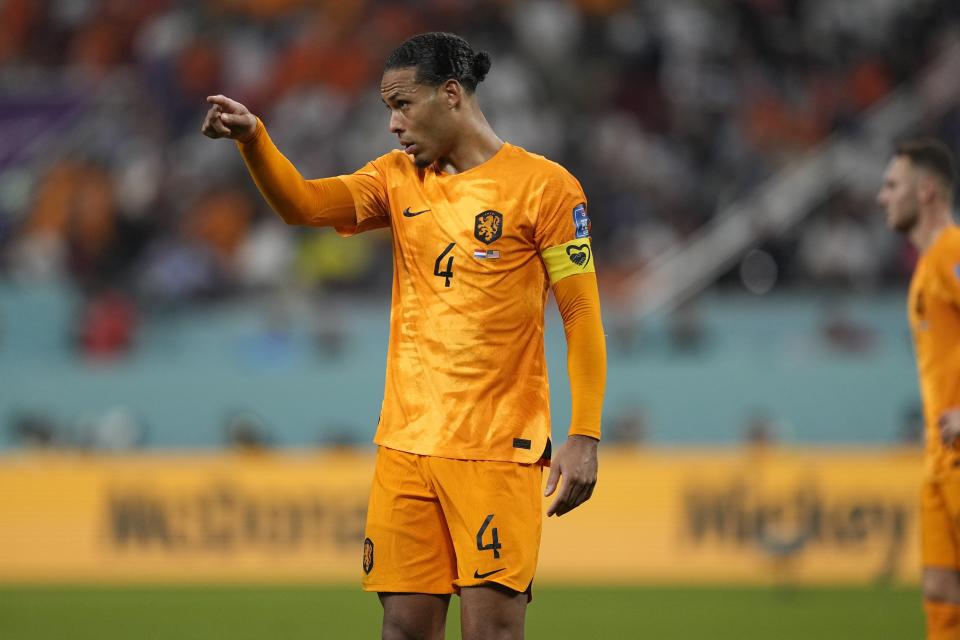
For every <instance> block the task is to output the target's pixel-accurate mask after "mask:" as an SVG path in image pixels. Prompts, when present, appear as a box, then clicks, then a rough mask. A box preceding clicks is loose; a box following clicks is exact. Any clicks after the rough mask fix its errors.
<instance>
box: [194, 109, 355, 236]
mask: <svg viewBox="0 0 960 640" xmlns="http://www.w3.org/2000/svg"><path fill="white" fill-rule="evenodd" d="M207 102H209V103H210V105H211V106H210V109H209V110H208V111H207V115H206V117H205V118H204V120H203V125H202V127H201V132H202V133H203V134H204V135H205V136H208V137H210V138H229V139H231V140H235V141H236V143H237V147H238V148H239V150H240V154H241V155H242V156H243V161H244V162H245V163H246V165H247V169H248V170H249V171H250V176H251V177H252V178H253V181H254V182H255V183H256V185H257V188H258V189H260V193H261V194H263V197H264V198H265V199H266V201H267V202H268V203H269V204H270V206H271V207H272V208H273V210H274V211H276V212H277V213H278V214H279V215H280V217H281V218H283V220H284V222H286V223H287V224H297V225H310V226H317V227H338V228H342V229H354V228H356V227H357V210H356V206H355V203H354V198H353V195H352V193H351V192H350V189H349V188H348V187H347V185H346V183H345V182H344V181H343V180H342V179H341V178H337V177H334V178H322V179H319V180H306V179H305V178H304V177H303V176H302V175H300V172H299V171H297V169H296V167H294V166H293V164H292V163H291V162H290V161H289V160H287V158H286V157H284V155H283V154H282V153H280V150H279V149H277V147H276V145H274V144H273V141H272V140H270V136H269V135H267V130H266V128H265V127H264V126H263V122H261V121H260V119H259V118H257V117H256V116H255V115H253V114H252V113H250V111H249V110H248V109H247V108H246V107H245V106H243V105H242V104H240V103H239V102H237V101H236V100H231V99H230V98H228V97H226V96H222V95H216V96H209V97H208V98H207Z"/></svg>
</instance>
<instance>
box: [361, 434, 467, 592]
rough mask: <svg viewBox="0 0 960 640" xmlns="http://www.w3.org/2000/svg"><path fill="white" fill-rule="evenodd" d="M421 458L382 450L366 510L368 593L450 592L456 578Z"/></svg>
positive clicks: (365, 578) (449, 545)
mask: <svg viewBox="0 0 960 640" xmlns="http://www.w3.org/2000/svg"><path fill="white" fill-rule="evenodd" d="M422 460H423V458H422V456H417V455H414V454H408V453H404V452H400V451H394V450H392V449H386V448H383V447H381V448H380V450H379V451H378V452H377V463H376V468H375V471H374V477H373V485H372V487H371V490H370V502H369V506H368V508H367V525H366V539H365V541H364V557H363V571H364V576H363V588H364V589H365V590H366V591H377V592H383V593H387V592H396V593H424V594H449V593H452V592H453V590H454V589H453V582H454V579H455V578H456V561H455V558H454V551H453V544H452V542H451V540H450V535H449V533H448V531H447V525H446V522H445V520H444V514H443V510H442V509H441V506H440V502H439V499H438V498H437V495H436V492H435V491H434V490H433V487H432V483H431V482H429V481H427V480H426V479H425V478H424V474H423V469H422Z"/></svg>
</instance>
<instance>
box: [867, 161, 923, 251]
mask: <svg viewBox="0 0 960 640" xmlns="http://www.w3.org/2000/svg"><path fill="white" fill-rule="evenodd" d="M877 202H878V203H880V206H882V207H883V208H884V209H885V210H886V212H887V226H888V227H890V228H891V229H893V230H895V231H899V232H900V233H907V232H909V231H910V230H911V229H913V227H914V226H915V225H916V224H917V220H918V219H919V217H920V198H919V194H918V192H917V175H916V172H915V171H914V170H913V168H912V167H911V166H910V159H909V158H906V157H904V156H896V157H894V159H893V160H891V161H890V164H888V165H887V170H886V172H885V173H884V174H883V185H882V186H881V187H880V191H879V193H877Z"/></svg>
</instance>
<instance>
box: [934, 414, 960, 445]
mask: <svg viewBox="0 0 960 640" xmlns="http://www.w3.org/2000/svg"><path fill="white" fill-rule="evenodd" d="M938 424H939V426H940V439H941V440H942V441H943V444H945V445H946V446H948V447H950V446H953V444H954V443H955V442H956V441H957V438H960V408H954V409H949V410H947V411H945V412H944V413H943V415H941V416H940V420H939V421H938Z"/></svg>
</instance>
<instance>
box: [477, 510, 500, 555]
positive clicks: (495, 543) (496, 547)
mask: <svg viewBox="0 0 960 640" xmlns="http://www.w3.org/2000/svg"><path fill="white" fill-rule="evenodd" d="M491 520H493V514H492V513H491V514H490V515H488V516H487V519H486V520H484V521H483V524H482V525H480V530H479V531H477V549H479V550H480V551H493V557H494V558H497V559H499V558H500V547H501V546H503V545H501V544H500V538H499V537H498V536H497V528H496V527H494V528H492V529H490V537H491V538H492V541H491V542H490V544H484V543H483V534H485V533H486V532H487V527H489V526H490V521H491Z"/></svg>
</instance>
